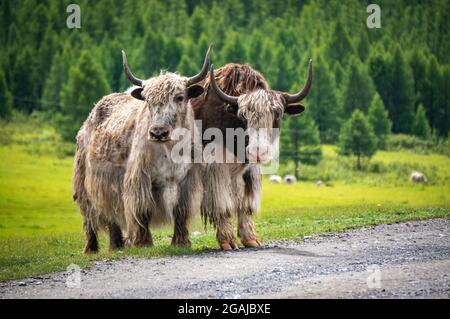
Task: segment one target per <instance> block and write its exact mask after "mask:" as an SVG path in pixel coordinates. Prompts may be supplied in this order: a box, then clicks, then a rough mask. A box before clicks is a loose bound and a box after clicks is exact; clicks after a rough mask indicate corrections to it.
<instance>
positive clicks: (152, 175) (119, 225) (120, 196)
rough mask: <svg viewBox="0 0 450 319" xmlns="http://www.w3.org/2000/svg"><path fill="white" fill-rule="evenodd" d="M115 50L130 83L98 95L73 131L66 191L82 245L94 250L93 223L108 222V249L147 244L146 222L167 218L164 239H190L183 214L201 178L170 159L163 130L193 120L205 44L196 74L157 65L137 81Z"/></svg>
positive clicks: (168, 142)
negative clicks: (79, 219)
mask: <svg viewBox="0 0 450 319" xmlns="http://www.w3.org/2000/svg"><path fill="white" fill-rule="evenodd" d="M122 54H123V64H124V71H125V74H126V76H127V78H128V79H129V80H130V82H131V83H132V84H133V85H135V87H133V88H132V89H131V90H130V91H129V93H114V94H110V95H108V96H105V97H103V98H102V99H101V100H100V101H99V102H98V103H97V104H96V105H95V107H94V108H93V110H92V111H91V113H90V114H89V116H88V118H87V119H86V121H85V122H84V124H83V126H82V127H81V129H80V131H79V132H78V135H77V150H76V154H75V163H74V175H73V198H74V200H75V201H76V203H77V204H78V205H79V207H80V210H81V214H82V216H83V226H84V231H85V233H86V245H85V248H84V252H85V253H92V252H97V251H98V240H97V231H98V230H99V229H102V228H107V229H109V235H110V249H116V248H120V247H122V246H123V245H124V242H127V243H128V244H130V245H132V246H147V245H152V244H153V241H152V236H151V232H150V231H149V225H152V226H157V225H160V224H163V223H167V222H172V221H174V222H175V228H174V236H173V240H172V244H174V245H182V246H187V245H190V241H189V234H188V229H187V221H188V218H189V216H190V214H191V212H192V211H193V210H195V208H193V205H195V203H196V202H199V201H200V198H201V197H199V198H197V197H195V194H197V193H199V192H201V188H200V187H201V183H200V181H199V180H198V182H197V180H196V178H195V170H192V169H191V166H192V164H190V163H178V162H177V163H175V162H174V161H173V160H172V158H171V149H172V148H173V146H174V145H175V144H176V141H174V140H172V139H171V133H172V131H173V130H174V129H176V128H186V129H189V130H191V129H192V126H193V125H194V114H193V111H192V108H191V105H190V99H191V98H194V97H197V96H199V95H200V94H202V93H203V87H202V86H199V85H197V83H198V82H200V81H201V80H203V79H204V78H205V76H206V75H207V73H208V67H209V63H210V49H209V50H208V52H207V54H206V57H205V60H204V64H203V68H202V70H201V71H200V73H199V74H197V75H195V76H193V77H190V78H188V77H184V76H180V75H178V74H175V73H169V72H162V73H161V74H160V75H158V76H155V77H153V78H150V79H148V80H140V79H138V78H136V77H135V76H134V75H133V74H132V72H131V70H130V69H129V67H128V62H127V59H126V56H125V53H124V52H122ZM186 185H189V186H188V187H187V186H186ZM183 190H189V194H186V193H183V192H182V191H183ZM197 190H199V191H197ZM198 209H199V208H198Z"/></svg>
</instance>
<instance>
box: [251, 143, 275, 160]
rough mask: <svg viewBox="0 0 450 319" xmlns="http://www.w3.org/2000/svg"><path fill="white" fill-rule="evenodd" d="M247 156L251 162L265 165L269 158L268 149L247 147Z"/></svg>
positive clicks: (267, 147)
mask: <svg viewBox="0 0 450 319" xmlns="http://www.w3.org/2000/svg"><path fill="white" fill-rule="evenodd" d="M247 156H248V158H249V160H250V161H252V162H257V163H266V162H268V161H270V158H271V152H270V147H269V146H268V145H258V146H255V147H251V146H248V147H247Z"/></svg>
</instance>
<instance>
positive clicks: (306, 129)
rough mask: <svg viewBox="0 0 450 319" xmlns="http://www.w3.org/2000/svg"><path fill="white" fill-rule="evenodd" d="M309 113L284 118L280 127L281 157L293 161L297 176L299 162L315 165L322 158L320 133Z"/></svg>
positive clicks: (297, 175)
mask: <svg viewBox="0 0 450 319" xmlns="http://www.w3.org/2000/svg"><path fill="white" fill-rule="evenodd" d="M310 114H311V113H307V114H304V115H302V116H299V117H289V118H285V119H284V124H283V128H282V129H281V148H280V154H281V158H282V159H283V160H284V161H286V162H288V161H293V162H294V165H295V175H296V178H297V179H298V178H299V174H298V173H299V172H298V168H299V164H300V163H302V164H307V165H316V164H318V163H319V161H320V160H321V159H322V149H321V147H320V135H319V130H318V128H317V125H316V124H315V123H314V119H313V118H312V116H311V115H310Z"/></svg>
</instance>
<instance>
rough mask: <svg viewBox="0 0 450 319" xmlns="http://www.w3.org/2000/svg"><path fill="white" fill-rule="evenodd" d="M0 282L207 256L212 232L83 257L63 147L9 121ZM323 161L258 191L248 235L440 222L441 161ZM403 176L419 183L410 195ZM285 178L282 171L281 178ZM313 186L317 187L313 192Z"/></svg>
mask: <svg viewBox="0 0 450 319" xmlns="http://www.w3.org/2000/svg"><path fill="white" fill-rule="evenodd" d="M0 124H1V125H0V281H4V280H9V279H16V278H21V277H24V276H29V275H37V274H42V273H46V272H50V271H60V270H64V269H65V268H66V267H67V266H68V265H70V264H72V263H75V264H78V265H80V266H88V265H89V264H90V263H91V262H92V261H94V260H99V259H112V258H123V257H126V256H139V257H156V256H164V255H175V254H192V253H197V252H200V251H203V250H205V249H210V248H213V249H217V248H218V245H217V244H216V242H215V235H214V231H213V230H212V229H207V230H205V229H204V228H203V227H202V225H201V222H200V221H199V218H197V219H196V220H195V221H194V222H193V223H192V225H191V240H192V242H193V247H192V248H190V249H181V248H173V247H171V246H170V239H171V238H170V236H171V229H170V228H167V229H158V230H154V231H153V235H154V239H155V247H153V248H141V249H135V248H126V249H124V250H123V251H119V252H115V253H110V252H109V251H108V249H107V239H106V237H105V236H103V235H102V236H101V238H100V241H101V253H99V254H98V255H94V256H84V255H83V254H82V248H83V240H84V237H83V232H82V225H81V216H80V214H79V213H78V211H77V208H76V206H75V205H74V203H73V202H72V197H71V175H72V156H71V155H70V154H71V152H73V145H71V144H68V143H64V142H62V141H61V139H60V138H59V136H58V135H57V134H56V133H55V132H54V130H53V129H52V128H51V127H50V126H47V125H43V124H42V121H39V120H32V119H29V118H26V117H21V116H16V118H15V120H14V121H12V122H8V123H6V122H1V123H0ZM323 150H324V159H323V160H322V162H321V163H320V164H319V165H318V166H315V167H308V166H302V167H301V175H302V180H301V181H300V182H299V183H297V184H295V185H285V184H277V185H274V184H269V183H268V182H267V181H266V180H265V181H264V185H263V202H262V210H261V213H260V214H259V215H258V216H257V217H256V224H257V232H258V235H259V236H260V238H261V239H262V240H263V241H269V240H275V239H281V238H298V237H301V236H305V235H311V234H317V233H323V232H329V231H341V230H344V229H349V228H354V227H360V226H366V225H374V224H380V223H392V222H398V221H405V220H413V219H425V218H433V217H444V218H449V217H450V158H449V157H448V156H445V155H439V154H428V155H424V154H416V153H412V152H408V151H395V152H389V151H379V152H378V153H377V154H376V155H375V156H374V158H373V159H372V160H371V162H370V163H366V169H365V171H363V172H360V171H356V170H354V169H353V162H352V161H351V159H344V158H341V157H339V156H338V155H337V154H336V149H335V147H334V146H329V145H325V146H324V148H323ZM413 170H420V171H422V172H424V173H425V174H426V175H427V177H428V179H429V183H428V184H426V185H413V184H412V183H411V182H410V181H409V175H410V174H411V172H412V171H413ZM287 172H292V170H291V167H290V166H289V165H287V166H283V167H282V169H281V173H287ZM317 179H321V180H323V181H324V185H322V186H316V184H315V181H316V180H317Z"/></svg>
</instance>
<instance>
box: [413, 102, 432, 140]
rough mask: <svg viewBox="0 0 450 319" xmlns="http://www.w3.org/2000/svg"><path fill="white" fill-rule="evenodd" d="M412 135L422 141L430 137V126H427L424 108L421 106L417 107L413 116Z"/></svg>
mask: <svg viewBox="0 0 450 319" xmlns="http://www.w3.org/2000/svg"><path fill="white" fill-rule="evenodd" d="M412 133H413V134H414V135H415V136H418V137H421V138H423V139H429V138H430V136H431V129H430V125H429V124H428V120H427V116H426V115H425V108H424V107H423V105H422V104H420V105H419V107H418V108H417V111H416V114H415V116H414V122H413V126H412Z"/></svg>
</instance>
